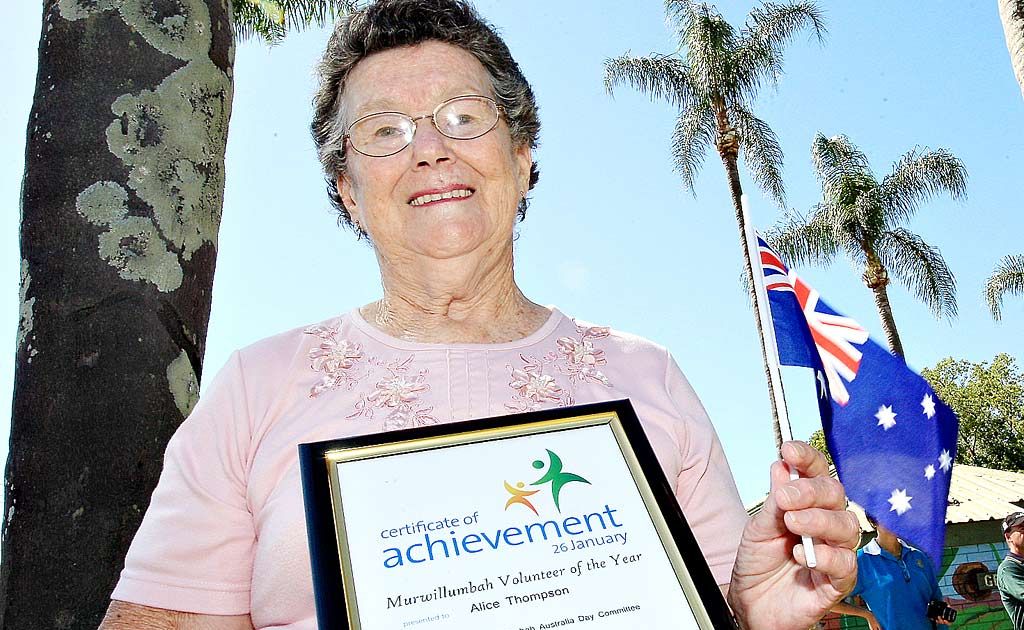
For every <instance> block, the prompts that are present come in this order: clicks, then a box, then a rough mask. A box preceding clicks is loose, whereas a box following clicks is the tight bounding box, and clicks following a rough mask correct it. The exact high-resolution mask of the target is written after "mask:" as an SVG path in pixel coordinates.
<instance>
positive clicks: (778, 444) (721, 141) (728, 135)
mask: <svg viewBox="0 0 1024 630" xmlns="http://www.w3.org/2000/svg"><path fill="white" fill-rule="evenodd" d="M719 112H720V113H719V115H718V129H719V133H718V142H717V146H718V154H719V156H720V157H721V158H722V164H723V165H725V174H726V176H727V177H728V179H729V192H730V194H731V195H732V205H733V209H734V210H735V212H736V224H737V225H738V226H739V229H740V251H742V252H743V268H744V269H745V270H746V273H747V286H748V287H750V303H751V304H752V305H754V325H755V326H756V327H757V338H758V342H759V343H760V344H761V360H762V363H763V365H764V376H765V379H766V380H767V382H768V402H769V403H770V404H771V409H772V433H773V435H774V436H775V450H776V451H778V453H779V457H780V458H781V457H782V427H781V425H780V424H779V409H778V407H777V406H776V405H775V395H774V392H773V388H772V378H771V374H770V373H769V368H768V350H767V346H765V340H764V330H762V328H761V318H760V317H758V314H757V306H756V305H757V298H756V294H755V291H756V289H755V288H754V287H755V286H756V285H755V284H754V281H755V278H754V268H753V266H752V265H751V264H750V257H749V256H747V236H746V221H744V220H743V205H742V202H741V197H742V196H743V188H742V187H741V186H740V171H739V165H738V158H739V137H738V136H737V135H736V131H735V129H733V128H732V127H731V126H730V125H729V124H728V121H727V120H726V119H725V115H724V109H719ZM779 386H780V387H781V386H782V385H781V383H780V384H779Z"/></svg>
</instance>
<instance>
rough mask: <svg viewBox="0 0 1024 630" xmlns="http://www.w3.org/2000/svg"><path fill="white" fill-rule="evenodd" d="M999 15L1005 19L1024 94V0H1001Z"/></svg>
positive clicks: (1014, 70) (1007, 40) (1021, 89)
mask: <svg viewBox="0 0 1024 630" xmlns="http://www.w3.org/2000/svg"><path fill="white" fill-rule="evenodd" d="M999 17H1000V19H1001V20H1002V21H1003V33H1004V34H1005V35H1006V47H1007V48H1008V49H1009V51H1010V63H1011V64H1012V65H1013V74H1014V75H1016V77H1017V83H1018V84H1019V85H1020V91H1021V94H1022V95H1024V0H999Z"/></svg>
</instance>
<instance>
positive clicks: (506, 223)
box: [338, 41, 531, 261]
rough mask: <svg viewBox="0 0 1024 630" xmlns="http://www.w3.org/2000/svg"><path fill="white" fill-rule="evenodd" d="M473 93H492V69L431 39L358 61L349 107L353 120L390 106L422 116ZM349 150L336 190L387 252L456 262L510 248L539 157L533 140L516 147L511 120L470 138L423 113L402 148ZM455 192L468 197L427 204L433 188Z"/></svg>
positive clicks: (388, 256)
mask: <svg viewBox="0 0 1024 630" xmlns="http://www.w3.org/2000/svg"><path fill="white" fill-rule="evenodd" d="M467 94H479V95H483V96H488V97H492V98H493V96H494V94H493V88H492V87H491V81H490V76H489V75H488V73H487V70H485V69H484V67H483V65H482V64H481V63H480V62H479V61H477V60H476V58H475V57H473V56H472V55H471V54H470V53H468V52H466V51H464V50H462V49H461V48H457V47H455V46H451V45H449V44H445V43H441V42H435V41H430V42H424V43H422V44H418V45H416V46H410V47H404V48H395V49H391V50H386V51H383V52H379V53H375V54H373V55H371V56H369V57H367V58H366V59H363V60H362V61H360V62H359V63H358V64H357V65H356V67H355V68H353V70H352V72H351V73H350V74H349V77H348V81H347V86H346V88H345V92H344V93H343V94H342V104H343V108H344V109H343V111H344V112H345V122H346V123H351V121H353V120H356V119H357V118H359V117H360V116H365V115H367V114H372V113H376V112H382V111H395V112H402V113H404V114H408V115H409V116H412V117H413V118H415V117H418V116H423V115H425V114H430V113H431V112H433V111H434V108H435V107H437V105H438V104H439V103H441V102H442V101H445V100H447V99H450V98H453V97H455V96H463V95H467ZM346 156H347V158H348V171H347V173H346V174H345V175H342V176H341V177H339V179H338V192H339V193H340V194H341V198H342V200H343V201H344V202H345V206H346V207H347V208H348V209H349V212H350V213H351V215H352V218H353V220H355V221H356V222H357V223H358V224H359V225H360V226H361V227H362V228H363V230H365V231H366V232H367V233H368V234H369V235H370V238H371V239H372V241H373V243H374V247H375V248H376V249H377V250H378V254H379V255H380V256H382V257H383V259H385V260H388V261H391V260H396V259H401V258H417V257H422V256H426V257H429V258H434V259H450V258H455V257H458V256H462V255H464V254H468V253H471V252H477V253H480V252H486V251H495V250H497V248H500V247H508V246H509V245H508V244H509V243H510V242H511V238H512V230H513V226H514V223H515V218H516V206H517V205H518V203H519V199H520V196H521V195H520V191H525V190H526V189H527V186H528V184H529V177H530V165H531V156H530V149H529V147H528V146H525V145H524V146H522V147H515V146H513V143H512V138H511V135H510V134H509V129H508V125H507V123H506V122H505V120H504V118H501V119H500V120H499V121H498V125H497V127H495V128H494V129H493V130H491V131H490V132H488V133H486V134H484V135H483V136H480V137H479V138H474V139H472V140H453V139H451V138H447V137H445V136H443V135H441V134H440V133H439V132H438V131H437V129H436V128H435V127H434V126H433V125H432V124H431V122H430V120H429V119H427V118H424V119H421V120H419V121H418V122H417V129H416V135H415V137H414V138H413V141H412V144H410V145H409V146H408V147H406V148H405V149H403V150H402V151H400V152H398V153H396V154H395V155H390V156H387V157H368V156H365V155H362V154H360V153H358V152H356V151H354V150H353V149H352V147H351V146H349V147H346ZM455 190H458V191H460V192H459V193H458V195H466V192H465V191H469V194H468V196H458V195H457V196H455V197H453V198H451V199H440V200H437V201H427V202H426V203H424V199H425V198H424V196H425V195H431V194H438V193H443V192H448V191H455ZM481 248H483V249H481Z"/></svg>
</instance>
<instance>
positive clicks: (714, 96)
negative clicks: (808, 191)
mask: <svg viewBox="0 0 1024 630" xmlns="http://www.w3.org/2000/svg"><path fill="white" fill-rule="evenodd" d="M665 10H666V12H667V14H668V20H669V23H670V24H671V26H672V27H673V29H674V30H675V34H676V37H677V38H678V41H679V46H678V48H677V49H676V52H674V53H672V54H669V55H665V54H652V55H648V56H645V57H639V56H634V55H631V54H629V53H626V54H625V55H622V56H620V57H616V58H613V59H607V60H605V64H604V68H605V79H604V83H605V89H607V91H608V93H609V94H611V93H612V91H613V90H614V88H615V86H616V85H618V84H620V83H628V84H629V85H631V86H633V87H634V88H636V89H638V90H640V91H641V92H644V93H646V94H648V95H650V97H651V99H652V100H663V101H667V102H668V103H670V104H671V105H673V106H675V107H677V108H678V109H679V118H678V120H677V121H676V128H675V131H674V132H673V134H672V154H673V161H674V162H675V168H676V170H677V171H678V172H679V174H680V175H681V176H682V178H683V183H684V184H685V185H686V187H687V188H688V189H689V190H691V191H693V184H694V179H695V177H696V175H697V172H698V171H699V169H700V167H701V165H702V164H703V162H704V157H705V154H706V152H707V149H708V147H709V146H712V145H717V146H718V148H719V151H720V152H721V151H723V146H724V145H725V144H728V142H729V139H733V141H737V140H738V143H739V154H740V156H741V157H742V158H743V160H744V161H745V163H746V165H747V167H748V168H749V170H750V173H751V175H752V176H753V178H754V180H755V181H756V182H757V184H758V185H759V186H760V187H761V188H762V189H763V190H764V191H765V192H766V193H768V194H769V195H770V196H771V197H772V198H773V199H775V201H776V202H777V203H778V204H779V205H780V206H784V205H785V194H786V193H785V188H784V187H783V183H782V148H781V147H780V146H779V141H778V138H776V137H775V132H773V131H772V129H771V127H769V126H768V124H767V123H766V122H765V121H763V120H761V119H760V118H758V117H757V116H755V115H754V114H753V111H752V108H751V103H752V102H753V100H754V98H755V97H756V96H757V93H758V91H759V90H760V88H761V87H762V86H763V85H765V84H767V85H769V86H775V85H776V84H777V83H778V80H779V77H780V76H781V75H782V52H783V49H784V48H785V47H786V45H787V44H788V43H789V42H790V41H791V40H792V39H793V38H794V37H795V36H796V35H797V33H799V32H800V31H801V30H803V29H805V28H810V29H811V30H812V31H813V32H814V34H815V35H816V36H817V38H818V40H819V41H821V40H822V38H823V37H824V34H825V23H824V18H823V17H822V14H821V10H820V9H819V8H818V7H817V5H815V4H814V3H813V2H790V3H773V2H768V3H765V4H763V5H761V6H760V7H754V8H753V9H752V10H751V11H750V15H749V16H748V17H747V22H746V24H745V25H744V27H743V28H741V29H736V28H734V27H733V26H732V25H731V24H729V23H728V22H727V21H726V20H725V18H724V17H722V15H721V14H720V13H719V12H718V10H717V9H716V8H715V7H714V6H713V5H711V4H707V3H701V2H694V1H692V0H666V2H665ZM735 158H736V155H735V153H734V154H732V159H735Z"/></svg>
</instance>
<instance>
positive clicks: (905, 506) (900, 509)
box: [889, 489, 914, 516]
mask: <svg viewBox="0 0 1024 630" xmlns="http://www.w3.org/2000/svg"><path fill="white" fill-rule="evenodd" d="M913 498H914V497H908V496H907V491H906V489H904V490H893V491H892V496H890V497H889V505H891V506H892V507H891V508H889V511H890V512H896V516H903V513H904V512H906V511H907V510H909V509H910V500H911V499H913Z"/></svg>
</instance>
